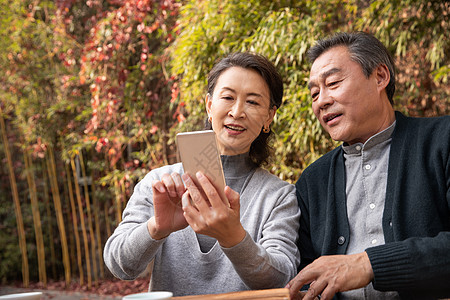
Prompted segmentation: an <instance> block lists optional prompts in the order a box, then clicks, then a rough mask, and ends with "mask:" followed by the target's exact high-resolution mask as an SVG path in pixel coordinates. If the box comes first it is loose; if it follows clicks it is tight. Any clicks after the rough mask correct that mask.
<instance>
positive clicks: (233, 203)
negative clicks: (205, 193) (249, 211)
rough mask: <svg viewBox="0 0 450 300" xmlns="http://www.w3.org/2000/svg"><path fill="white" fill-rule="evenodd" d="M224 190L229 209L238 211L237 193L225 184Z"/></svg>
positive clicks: (238, 196)
mask: <svg viewBox="0 0 450 300" xmlns="http://www.w3.org/2000/svg"><path fill="white" fill-rule="evenodd" d="M224 191H225V196H227V199H228V202H229V203H230V207H231V209H232V210H238V211H239V208H240V201H239V199H240V195H239V193H238V192H236V191H234V190H233V189H232V188H230V187H229V186H226V187H225V190H224Z"/></svg>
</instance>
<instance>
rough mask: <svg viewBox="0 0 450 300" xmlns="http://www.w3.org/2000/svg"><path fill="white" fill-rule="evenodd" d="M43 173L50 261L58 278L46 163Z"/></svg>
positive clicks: (54, 275)
mask: <svg viewBox="0 0 450 300" xmlns="http://www.w3.org/2000/svg"><path fill="white" fill-rule="evenodd" d="M42 174H43V175H44V202H45V211H46V213H47V220H48V221H47V231H48V237H49V238H48V239H49V244H50V261H51V266H52V275H53V278H54V279H56V264H55V263H56V253H55V244H54V242H53V241H54V238H53V226H52V223H51V219H52V213H51V210H50V199H49V197H48V176H47V173H46V172H45V163H44V164H43V165H42Z"/></svg>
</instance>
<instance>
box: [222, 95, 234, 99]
mask: <svg viewBox="0 0 450 300" xmlns="http://www.w3.org/2000/svg"><path fill="white" fill-rule="evenodd" d="M222 99H224V100H233V97H231V96H223V97H222Z"/></svg>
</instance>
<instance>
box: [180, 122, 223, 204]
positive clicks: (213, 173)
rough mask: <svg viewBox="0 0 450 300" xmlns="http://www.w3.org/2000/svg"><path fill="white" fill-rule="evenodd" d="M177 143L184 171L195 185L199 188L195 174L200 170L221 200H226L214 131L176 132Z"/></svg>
mask: <svg viewBox="0 0 450 300" xmlns="http://www.w3.org/2000/svg"><path fill="white" fill-rule="evenodd" d="M177 145H178V154H179V156H180V159H181V162H182V164H183V169H184V172H185V173H189V175H191V178H192V179H193V181H194V182H195V184H196V185H197V187H198V188H200V189H201V185H200V183H199V182H198V179H197V176H195V174H196V173H197V172H198V171H201V172H202V173H203V174H205V175H206V177H208V179H209V181H211V183H212V184H213V185H214V187H215V188H216V190H217V192H218V193H219V195H220V197H221V198H222V200H224V201H226V202H228V201H227V197H226V196H225V192H224V188H225V185H226V183H225V177H224V175H223V169H222V161H221V159H220V153H219V149H218V148H217V139H216V134H215V132H214V131H212V130H202V131H192V132H183V133H178V134H177Z"/></svg>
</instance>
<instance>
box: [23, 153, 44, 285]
mask: <svg viewBox="0 0 450 300" xmlns="http://www.w3.org/2000/svg"><path fill="white" fill-rule="evenodd" d="M23 157H24V160H25V170H26V177H27V182H28V186H29V189H28V191H29V192H30V200H31V211H32V213H33V223H34V233H35V235H36V249H37V256H38V269H39V281H40V282H42V284H43V285H44V287H46V286H47V271H46V269H45V247H44V238H43V236H42V227H41V213H40V211H39V204H38V200H37V195H36V194H37V191H36V182H35V181H34V176H33V169H32V168H33V165H32V159H31V155H30V153H29V152H28V151H27V150H24V153H23Z"/></svg>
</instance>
